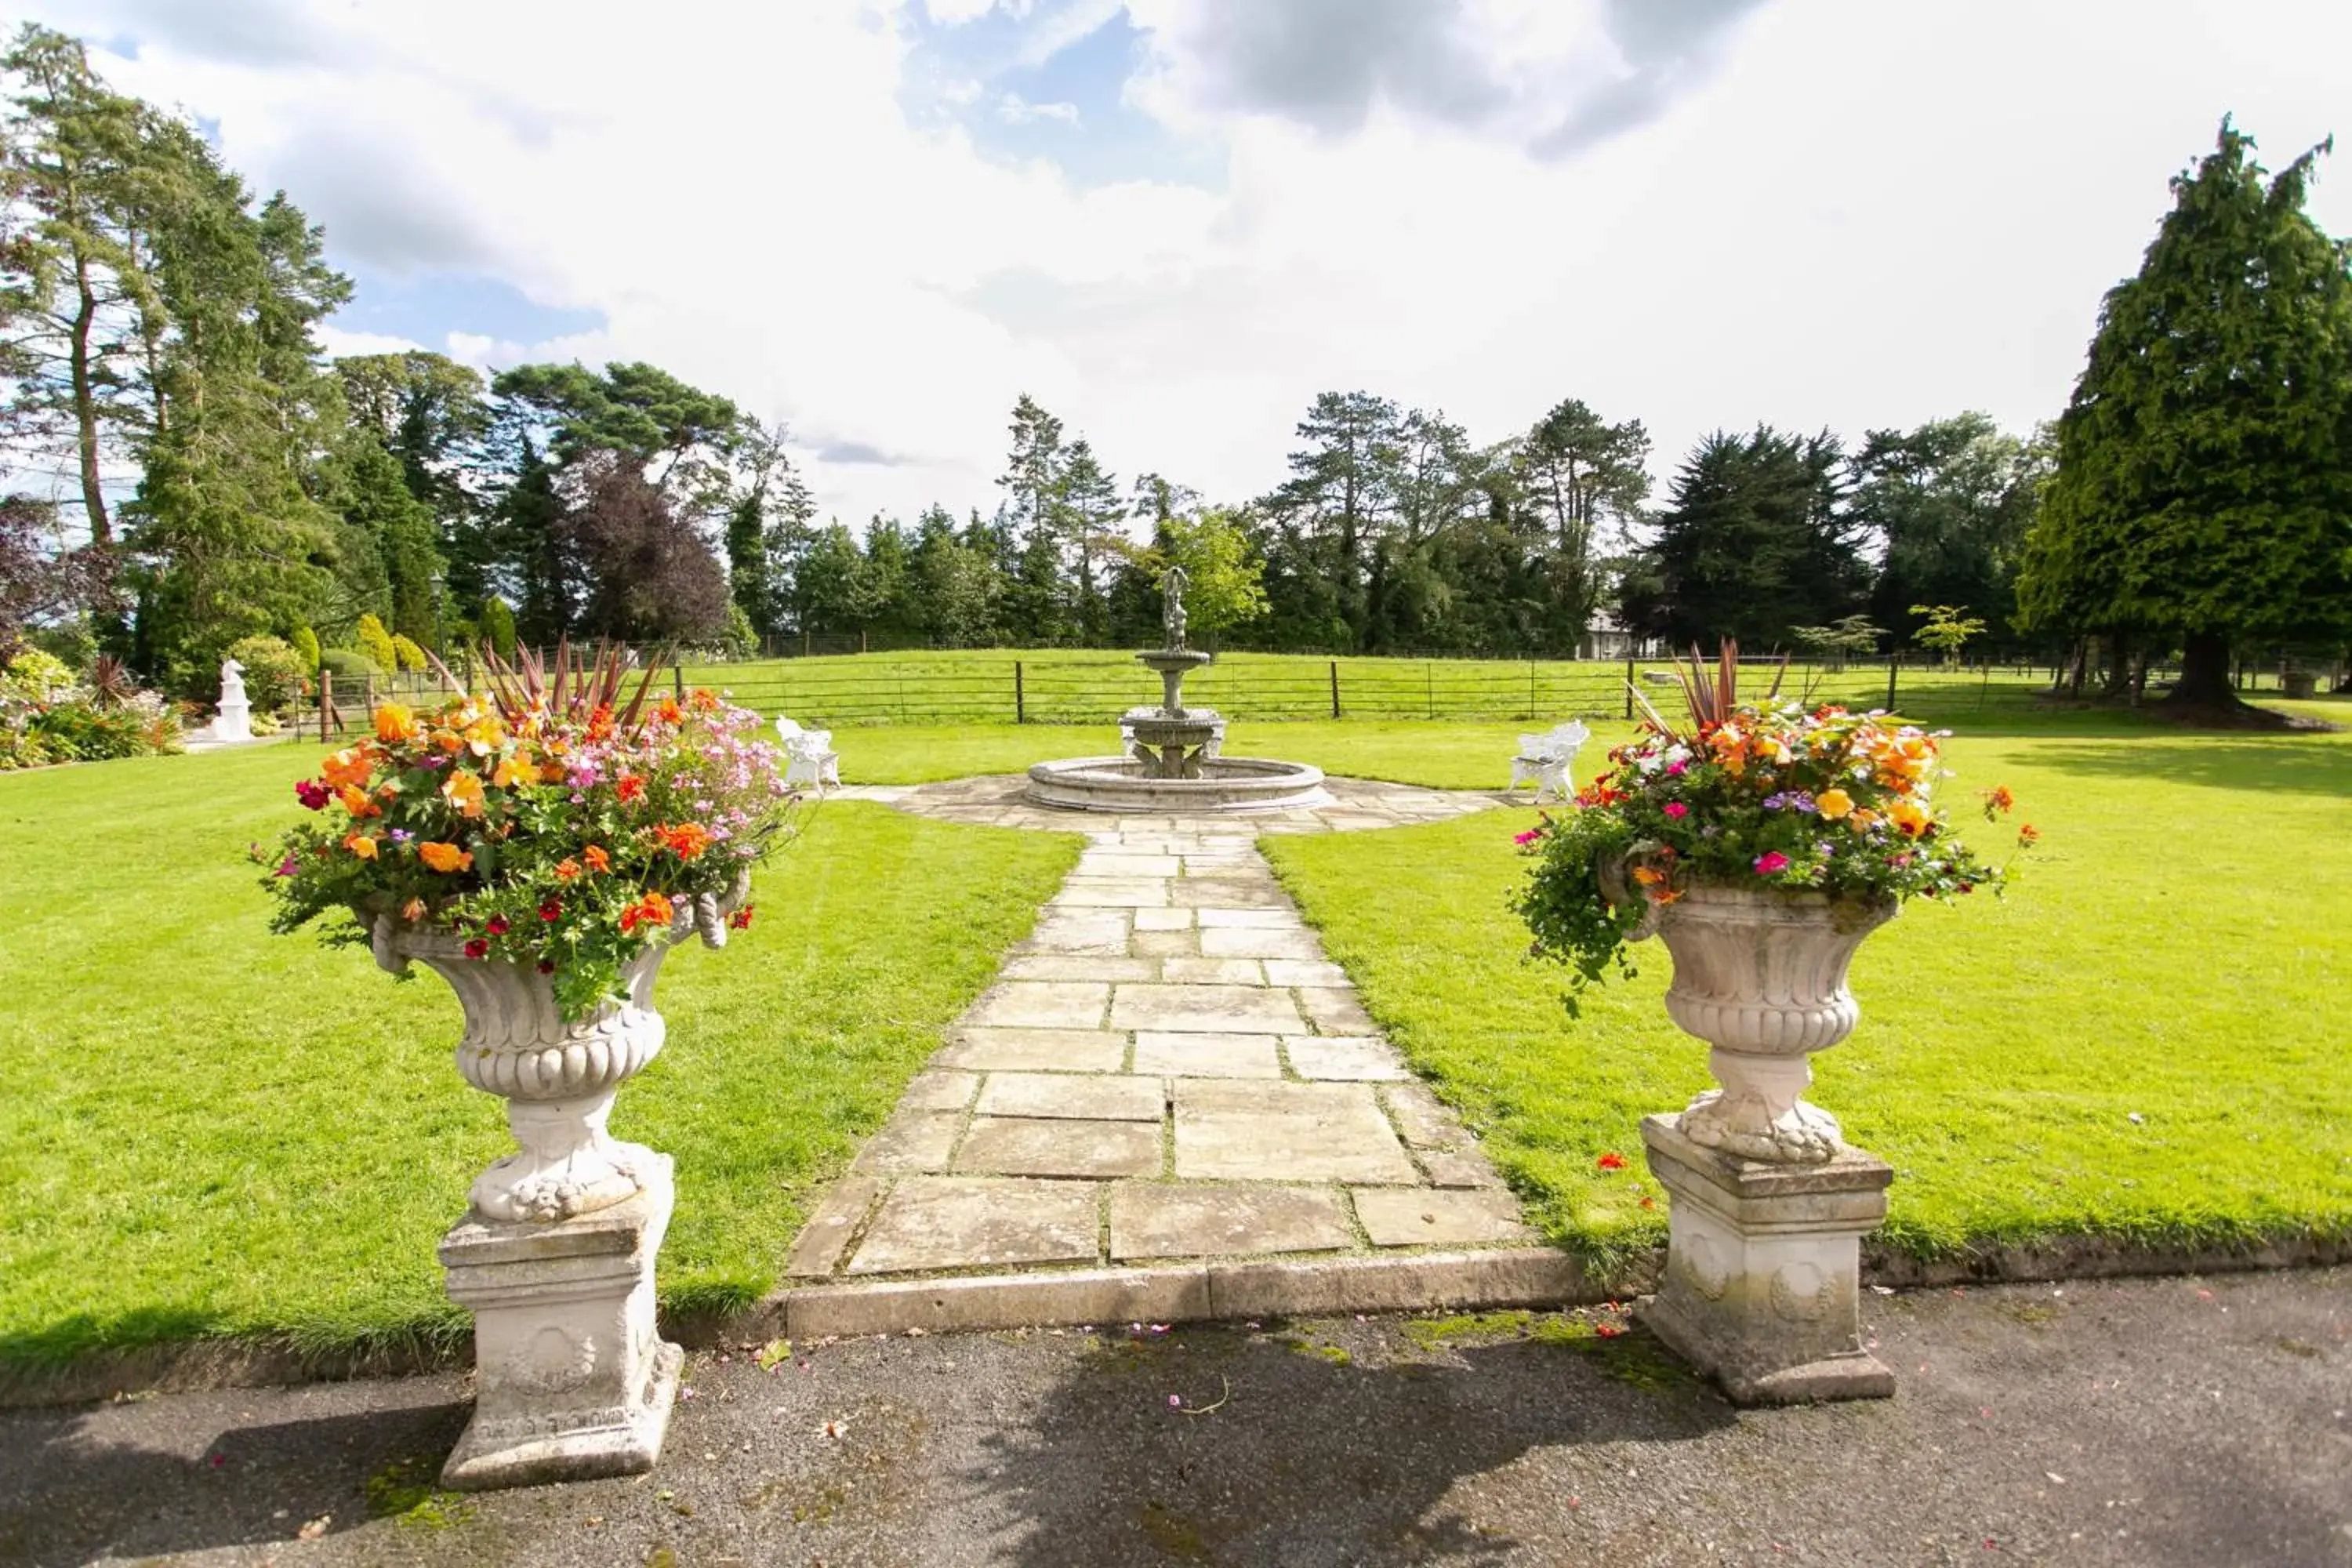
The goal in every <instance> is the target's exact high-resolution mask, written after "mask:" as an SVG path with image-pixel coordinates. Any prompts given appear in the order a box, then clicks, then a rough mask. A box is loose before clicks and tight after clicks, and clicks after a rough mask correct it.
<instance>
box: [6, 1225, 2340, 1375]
mask: <svg viewBox="0 0 2352 1568" xmlns="http://www.w3.org/2000/svg"><path fill="white" fill-rule="evenodd" d="M1496 1258H1518V1259H1522V1260H1526V1261H1522V1262H1520V1263H1518V1264H1517V1265H1515V1266H1512V1267H1515V1268H1517V1269H1520V1270H1524V1271H1525V1274H1524V1275H1514V1274H1512V1273H1511V1272H1509V1269H1508V1268H1507V1269H1505V1270H1504V1271H1503V1272H1502V1273H1501V1274H1500V1276H1499V1277H1498V1278H1497V1279H1496V1284H1498V1285H1499V1284H1501V1283H1505V1282H1509V1283H1513V1284H1515V1285H1516V1286H1517V1288H1519V1289H1527V1288H1528V1278H1529V1277H1542V1276H1544V1274H1545V1271H1546V1270H1550V1271H1552V1273H1551V1274H1550V1276H1549V1278H1550V1279H1552V1280H1553V1282H1554V1288H1553V1289H1549V1291H1546V1292H1542V1293H1539V1294H1535V1295H1529V1296H1525V1297H1521V1298H1518V1299H1514V1300H1502V1299H1500V1298H1493V1297H1489V1298H1482V1299H1480V1300H1475V1301H1473V1300H1467V1299H1455V1298H1451V1297H1444V1296H1443V1295H1442V1294H1441V1295H1440V1296H1435V1297H1430V1298H1428V1299H1424V1300H1407V1299H1406V1297H1407V1295H1408V1293H1409V1292H1408V1290H1407V1287H1408V1286H1409V1285H1411V1284H1412V1283H1413V1282H1415V1281H1416V1280H1421V1281H1423V1282H1434V1281H1436V1280H1438V1279H1443V1278H1444V1276H1443V1274H1442V1273H1441V1272H1440V1271H1439V1268H1438V1266H1440V1265H1442V1264H1448V1263H1450V1264H1454V1265H1459V1264H1461V1263H1462V1262H1463V1261H1465V1260H1475V1259H1496ZM1663 1258H1664V1249H1663V1248H1661V1249H1659V1251H1658V1252H1656V1253H1654V1254H1652V1255H1651V1256H1650V1257H1649V1258H1645V1259H1643V1261H1641V1262H1640V1263H1638V1264H1629V1266H1628V1267H1627V1268H1626V1269H1625V1271H1624V1272H1623V1273H1622V1274H1618V1275H1612V1277H1611V1278H1610V1279H1606V1280H1600V1279H1592V1278H1591V1276H1590V1275H1589V1274H1588V1272H1587V1271H1586V1270H1585V1269H1584V1268H1583V1267H1582V1266H1581V1265H1580V1263H1579V1262H1578V1261H1577V1260H1576V1259H1574V1258H1570V1257H1569V1256H1568V1255H1567V1254H1565V1253H1560V1252H1555V1251H1551V1250H1549V1249H1546V1248H1538V1247H1521V1248H1516V1249H1513V1250H1510V1251H1507V1252H1487V1253H1422V1254H1403V1255H1398V1256H1392V1257H1385V1258H1337V1259H1333V1258H1325V1259H1319V1260H1311V1261H1306V1262H1291V1263H1233V1264H1200V1265H1195V1266H1192V1267H1183V1268H1164V1269H1132V1268H1097V1269H1085V1270H1079V1271H1076V1272H1074V1273H1071V1274H1066V1275H1031V1276H982V1277H976V1278H964V1279H933V1280H897V1281H880V1282H877V1283H875V1284H873V1285H865V1286H851V1287H842V1286H837V1285H835V1286H807V1287H801V1288H796V1289H789V1290H785V1291H782V1292H781V1293H779V1294H778V1295H775V1296H772V1297H771V1298H769V1299H768V1300H764V1301H761V1302H760V1303H758V1304H757V1305H755V1306H753V1307H751V1308H749V1309H747V1310H744V1311H741V1312H734V1313H710V1314H693V1315H690V1316H688V1317H687V1318H685V1319H684V1320H682V1321H681V1320H677V1319H665V1321H664V1322H663V1324H662V1331H663V1332H664V1333H665V1334H667V1335H668V1336H669V1337H671V1338H672V1339H675V1340H677V1342H680V1343H682V1344H684V1345H686V1346H687V1347H688V1349H693V1350H707V1349H710V1348H713V1347H716V1346H719V1345H740V1344H746V1343H758V1342H761V1340H764V1339H772V1338H774V1337H776V1336H778V1335H780V1334H781V1335H785V1336H786V1337H793V1336H798V1337H803V1338H821V1337H823V1336H824V1334H826V1333H844V1332H849V1333H872V1332H877V1330H874V1329H868V1328H859V1329H850V1330H844V1329H840V1328H828V1327H820V1326H818V1325H819V1324H821V1323H823V1322H824V1321H825V1319H826V1317H827V1315H831V1316H832V1317H833V1319H834V1320H835V1321H847V1320H848V1319H849V1318H850V1317H852V1316H853V1315H854V1314H856V1313H858V1312H879V1311H880V1310H881V1308H880V1307H879V1306H878V1305H877V1306H873V1307H853V1306H851V1305H849V1304H848V1303H849V1302H850V1301H851V1300H852V1299H853V1298H854V1297H856V1296H857V1295H860V1294H864V1295H866V1296H868V1297H871V1298H873V1299H874V1300H877V1302H882V1301H895V1300H921V1298H922V1297H923V1296H924V1294H926V1293H928V1294H929V1296H930V1297H931V1298H933V1299H935V1300H943V1301H948V1302H952V1303H954V1304H953V1305H952V1306H951V1307H940V1308H937V1309H933V1310H936V1311H937V1312H939V1313H940V1314H946V1313H949V1312H956V1313H961V1314H965V1315H967V1316H976V1315H977V1314H979V1313H981V1312H982V1310H986V1309H991V1308H992V1307H994V1306H996V1305H998V1304H999V1303H1001V1302H1002V1301H1003V1300H1004V1299H1005V1296H1004V1292H1005V1291H1006V1290H1007V1288H1009V1287H1016V1286H1017V1287H1020V1288H1022V1289H1029V1288H1034V1287H1037V1286H1041V1285H1048V1284H1051V1283H1053V1282H1055V1281H1069V1283H1066V1284H1062V1285H1060V1286H1058V1289H1062V1290H1065V1291H1067V1292H1069V1293H1070V1295H1069V1300H1070V1303H1071V1305H1072V1308H1073V1310H1075V1309H1076V1307H1080V1306H1084V1307H1086V1308H1087V1309H1088V1310H1092V1309H1093V1308H1094V1307H1097V1306H1110V1305H1118V1304H1119V1303H1128V1304H1129V1305H1118V1310H1102V1311H1094V1312H1093V1313H1092V1315H1091V1316H1074V1317H1069V1318H1066V1319H1060V1320H1056V1321H1064V1322H1070V1323H1084V1322H1104V1323H1109V1322H1135V1321H1146V1318H1147V1313H1146V1312H1145V1310H1144V1305H1145V1303H1146V1302H1147V1301H1150V1300H1179V1301H1181V1300H1184V1299H1185V1298H1184V1297H1183V1296H1182V1295H1181V1293H1177V1292H1179V1287H1180V1286H1181V1287H1182V1289H1198V1290H1200V1291H1201V1292H1202V1294H1203V1295H1205V1296H1206V1297H1207V1300H1206V1303H1205V1304H1206V1306H1207V1308H1208V1309H1209V1310H1211V1311H1213V1312H1215V1314H1216V1316H1218V1317H1223V1318H1244V1319H1245V1318H1247V1317H1250V1316H1252V1315H1257V1316H1265V1317H1276V1316H1312V1315H1315V1314H1318V1313H1328V1312H1343V1311H1353V1312H1372V1311H1403V1310H1422V1309H1423V1308H1426V1307H1433V1306H1439V1305H1446V1306H1470V1305H1484V1306H1489V1307H1502V1306H1567V1305H1579V1304H1589V1303H1591V1302H1594V1301H1600V1300H1609V1299H1610V1298H1612V1297H1622V1296H1629V1295H1633V1294H1636V1293H1638V1292H1639V1291H1641V1290H1642V1289H1646V1288H1647V1286H1646V1281H1647V1280H1648V1279H1651V1278H1653V1277H1654V1275H1655V1271H1656V1268H1657V1266H1658V1264H1659V1262H1660V1261H1662V1260H1663ZM2347 1264H2352V1235H2347V1236H2333V1237H2296V1238H2292V1239H2286V1240H2278V1241H2269V1242H2263V1243H2260V1244H2257V1245H2254V1246H2251V1247H2234V1248H2231V1247H2202V1248H2190V1247H2147V1246H2143V1245H2139V1244H2135V1243H2129V1242H2121V1241H2116V1240H2111V1239H2108V1238H2105V1237H2059V1238H2055V1239H2053V1240H2050V1241H2046V1242H2034V1243H2018V1244H2012V1245H2007V1246H2001V1247H1984V1248H1980V1249H1978V1250H1976V1251H1973V1252H1970V1253H1967V1254H1962V1255H1958V1256H1955V1257H1951V1258H1931V1259H1924V1260H1923V1259H1920V1258H1913V1257H1910V1256H1908V1255H1907V1254H1903V1253H1898V1252H1895V1251H1893V1250H1891V1249H1890V1248H1887V1247H1885V1246H1884V1245H1883V1244H1880V1245H1874V1244H1872V1243H1869V1242H1867V1241H1865V1242H1864V1247H1863V1278H1864V1280H1865V1281H1866V1282H1867V1283H1870V1284H1874V1285H1884V1286H1886V1287H1888V1288H1890V1289H1933V1288H1937V1287H1943V1286H1950V1285H1995V1284H2002V1283H2009V1282H2025V1281H2036V1280H2063V1279H2105V1278H2118V1277H2124V1276H2131V1275H2167V1274H2228V1273H2242V1272H2249V1271H2256V1270H2263V1269H2281V1268H2335V1267H2340V1266H2344V1265H2347ZM1212 1274H1215V1275H1221V1276H1223V1278H1224V1280H1225V1287H1224V1291H1223V1296H1222V1298H1221V1297H1220V1296H1219V1295H1218V1294H1217V1293H1216V1291H1215V1289H1214V1287H1213V1285H1211V1284H1209V1283H1207V1280H1208V1279H1209V1277H1210V1276H1211V1275H1212ZM1151 1276H1164V1277H1165V1278H1166V1279H1169V1280H1171V1281H1174V1282H1176V1283H1174V1284H1153V1285H1150V1286H1148V1287H1146V1286H1143V1285H1141V1284H1139V1283H1137V1281H1139V1280H1140V1279H1144V1278H1146V1277H1151ZM1318 1276H1328V1279H1319V1280H1318V1278H1317V1277H1318ZM1195 1279H1198V1280H1200V1281H1202V1283H1201V1284H1199V1285H1197V1286H1191V1285H1183V1282H1185V1281H1191V1280H1195ZM1277 1285H1279V1286H1280V1287H1281V1288H1282V1289H1284V1290H1285V1291H1286V1299H1287V1302H1288V1304H1287V1305H1283V1306H1274V1305H1266V1304H1263V1303H1265V1300H1267V1293H1269V1292H1271V1291H1272V1290H1274V1289H1276V1287H1277ZM1457 1288H1458V1287H1457ZM1149 1291H1160V1292H1171V1294H1168V1295H1164V1296H1159V1297H1154V1296H1151V1295H1150V1294H1148V1292H1149ZM992 1292H995V1293H996V1294H994V1295H992ZM820 1296H829V1297H831V1298H832V1300H830V1301H827V1302H824V1303H823V1304H819V1303H817V1302H816V1301H814V1300H809V1299H810V1298H813V1297H820ZM796 1299H799V1300H803V1302H804V1304H803V1306H801V1308H800V1312H801V1318H800V1320H799V1326H794V1319H793V1302H794V1300H796ZM1130 1305H1131V1307H1132V1310H1129V1306H1130ZM892 1310H909V1311H911V1310H913V1309H911V1308H906V1309H900V1308H898V1307H893V1309H892ZM1180 1317H1181V1319H1182V1321H1209V1320H1208V1319H1207V1318H1206V1317H1205V1316H1204V1315H1203V1314H1202V1313H1181V1314H1180V1313H1177V1312H1173V1311H1170V1312H1160V1311H1153V1312H1150V1313H1149V1314H1148V1318H1149V1321H1152V1322H1171V1321H1178V1320H1179V1319H1180ZM1029 1321H1033V1322H1034V1321H1039V1320H1035V1319H1032V1320H1029ZM930 1326H931V1324H930V1322H929V1321H926V1320H923V1319H920V1318H910V1319H909V1320H908V1322H907V1323H905V1324H904V1325H902V1327H918V1328H924V1329H926V1330H927V1331H929V1328H930ZM955 1326H957V1327H962V1328H978V1327H982V1326H983V1325H982V1324H981V1323H979V1322H977V1321H966V1322H961V1323H958V1324H956V1325H955ZM985 1326H991V1327H1003V1326H1006V1325H1004V1324H1003V1323H1001V1322H999V1323H992V1324H989V1325H985ZM942 1331H944V1330H942ZM472 1362H473V1356H472V1347H471V1344H470V1336H461V1337H459V1338H458V1339H457V1340H455V1341H454V1342H450V1343H447V1344H438V1343H433V1342H418V1343H415V1344H413V1345H408V1346H404V1347H397V1348H393V1349H382V1348H377V1349H369V1350H362V1351H332V1350H331V1351H324V1352H321V1351H308V1350H301V1349H298V1348H296V1347H294V1346H292V1345H289V1344H287V1343H285V1342H282V1341H279V1340H276V1339H271V1338H268V1337H258V1336H257V1337H223V1338H215V1339H205V1340H193V1341H184V1342H178V1343H171V1344H156V1345H142V1346H139V1347H136V1348H134V1349H130V1350H122V1351H111V1352H97V1353H94V1354H91V1355H88V1356H84V1357H81V1358H79V1359H78V1360H75V1361H73V1362H70V1363H65V1364H63V1365H58V1366H26V1365H11V1364H5V1363H0V1409H12V1408H30V1407H39V1406H53V1405H88V1404H94V1403H98V1402H101V1401H105V1400H109V1399H113V1398H116V1397H119V1396H121V1395H122V1394H126V1393H131V1392H137V1393H140V1394H146V1393H158V1394H185V1393H195V1392H200V1391H203V1390H206V1389H221V1388H266V1387H272V1386H277V1385H280V1384H302V1383H338V1382H344V1381H348V1380H351V1379H354V1378H365V1377H405V1376H413V1375H415V1374H418V1373H432V1372H449V1371H459V1370H464V1369H466V1368H467V1367H469V1366H470V1365H471V1364H472Z"/></svg>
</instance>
